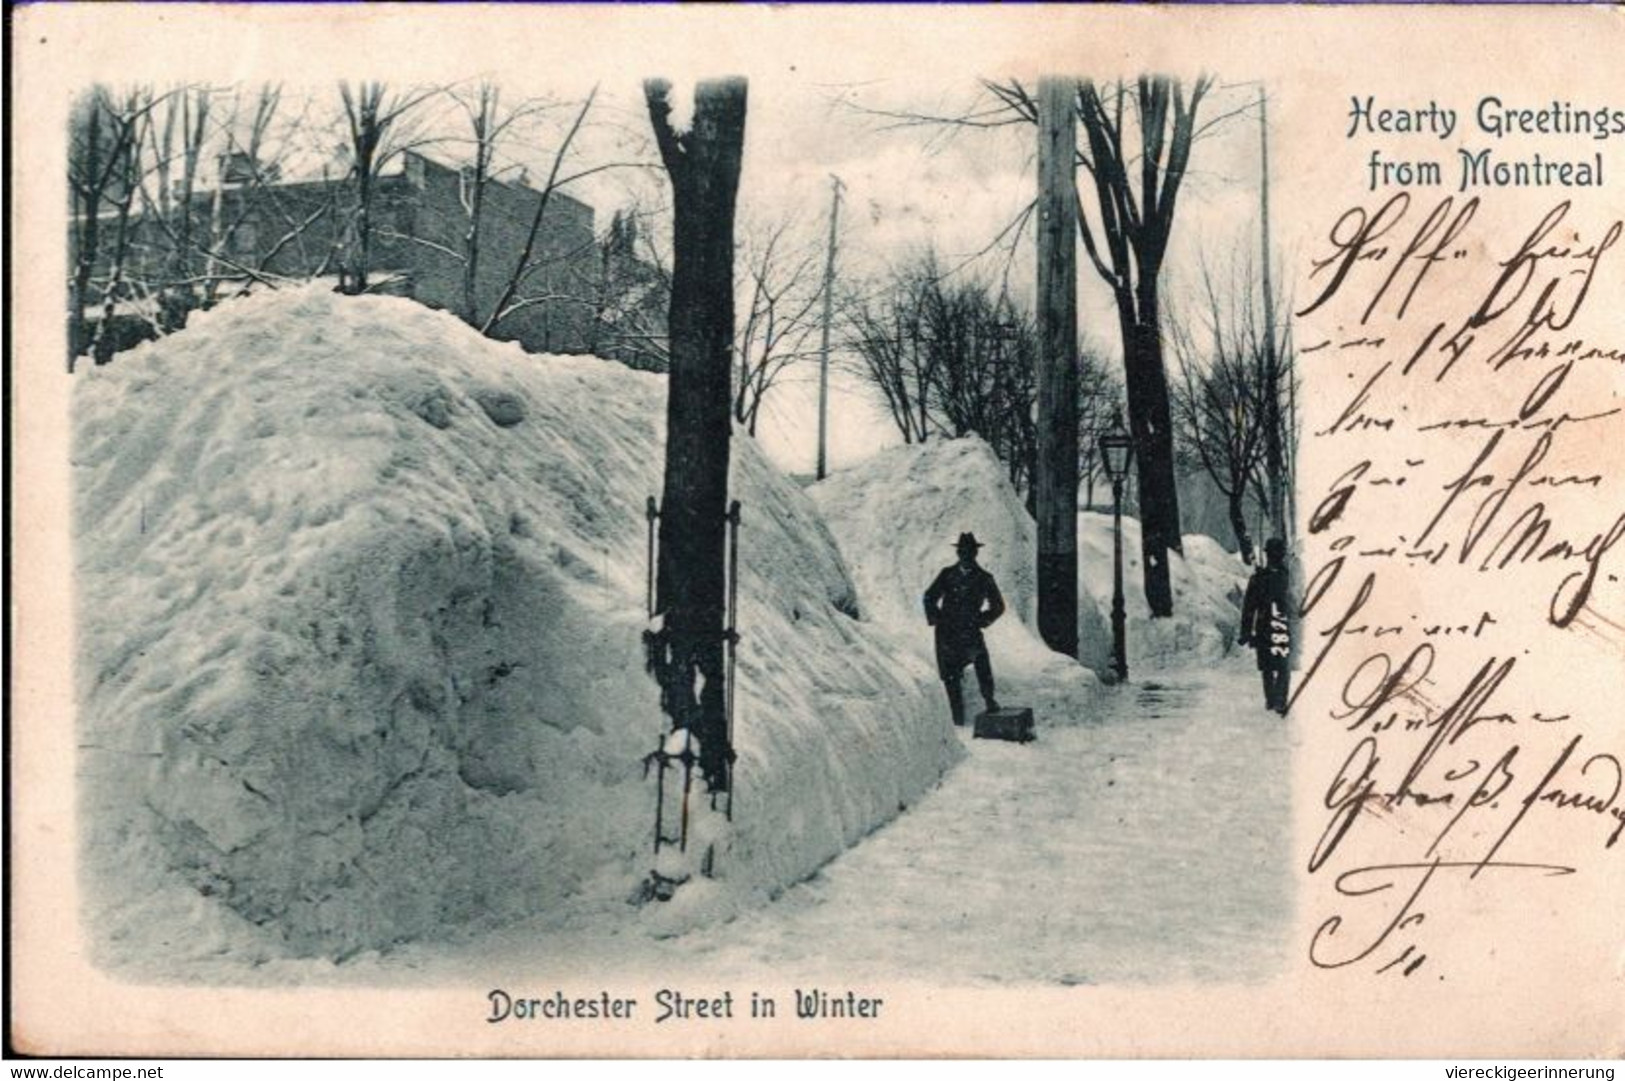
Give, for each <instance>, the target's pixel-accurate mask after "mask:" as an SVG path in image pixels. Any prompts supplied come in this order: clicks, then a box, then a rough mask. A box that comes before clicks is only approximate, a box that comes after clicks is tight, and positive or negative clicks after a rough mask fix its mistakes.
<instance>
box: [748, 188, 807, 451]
mask: <svg viewBox="0 0 1625 1081" xmlns="http://www.w3.org/2000/svg"><path fill="white" fill-rule="evenodd" d="M793 228H794V221H793V220H792V219H791V218H789V217H785V218H782V219H781V220H779V221H778V222H777V223H775V224H774V225H772V226H770V227H767V228H763V229H758V230H756V231H755V234H754V235H752V236H749V237H747V239H746V241H745V269H744V281H743V282H742V283H741V286H742V288H741V290H740V293H741V296H742V297H743V298H744V300H745V303H744V305H743V307H744V319H743V321H742V322H741V323H740V326H739V332H738V334H737V335H736V342H735V346H734V352H735V355H736V357H737V360H736V363H735V376H734V404H733V414H734V420H736V421H738V422H739V423H740V424H742V425H744V427H745V430H746V431H747V432H749V433H750V435H752V436H754V435H755V434H756V424H757V421H758V420H759V419H760V417H761V411H762V402H763V401H764V400H765V399H766V397H767V394H768V392H769V391H771V390H772V389H773V387H774V386H775V385H777V384H778V382H779V380H780V379H781V378H782V377H783V376H784V374H785V373H786V372H787V371H788V370H789V369H790V367H791V366H792V365H794V364H795V363H797V362H798V361H800V360H803V359H805V358H807V357H811V356H816V355H817V343H816V342H815V341H814V340H813V338H814V335H815V334H816V333H817V331H818V320H817V318H816V313H815V311H814V309H815V308H816V306H817V304H818V302H819V300H820V299H821V298H822V289H821V287H820V283H819V279H818V252H817V250H816V249H815V248H813V247H812V246H811V245H808V244H798V243H796V241H795V240H794V238H793V236H792V235H791V234H792V231H793Z"/></svg>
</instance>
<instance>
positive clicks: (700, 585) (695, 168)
mask: <svg viewBox="0 0 1625 1081" xmlns="http://www.w3.org/2000/svg"><path fill="white" fill-rule="evenodd" d="M670 92H671V87H670V84H669V83H666V82H665V81H664V80H650V81H648V82H646V83H645V84H644V95H645V98H646V99H647V102H648V106H649V117H650V120H651V121H652V123H653V125H654V130H655V136H656V140H657V142H658V143H659V146H660V153H661V157H662V159H663V160H664V162H665V165H666V171H667V172H668V173H669V174H670V176H671V185H672V196H673V210H674V224H673V259H672V287H671V309H670V315H669V319H670V335H671V373H670V376H669V377H668V381H667V392H666V470H665V486H664V492H663V495H662V500H661V514H660V563H659V567H658V568H657V580H656V590H657V598H656V605H655V607H656V610H657V612H658V613H660V614H662V615H663V616H664V618H665V623H664V631H665V641H664V643H663V648H662V650H661V656H660V657H659V658H658V659H657V671H656V674H657V677H658V678H659V680H660V684H661V690H662V705H663V707H664V708H665V710H666V712H667V713H668V714H669V715H670V716H671V718H672V725H673V727H674V728H687V729H689V730H690V731H691V732H693V733H694V734H695V735H696V736H698V737H699V739H700V750H701V755H700V768H701V770H702V772H703V773H704V775H705V778H706V781H707V783H708V784H709V786H710V788H711V790H712V791H713V792H715V791H719V790H722V789H723V788H725V787H726V785H727V784H728V773H729V763H730V762H731V760H732V754H733V751H732V748H731V747H730V746H729V743H728V727H727V715H726V708H725V704H724V703H725V698H724V688H723V633H724V628H723V611H724V603H725V585H726V582H725V572H724V563H723V557H724V554H725V553H724V546H725V542H726V524H727V523H726V515H727V510H728V507H727V503H728V454H729V442H728V441H729V436H730V434H731V423H732V415H731V411H730V403H731V398H732V387H731V385H730V382H731V381H730V376H731V362H732V344H733V336H734V335H733V332H734V296H733V253H734V206H735V201H736V196H737V194H738V188H739V169H740V163H741V160H742V157H743V151H744V136H745V97H746V95H745V81H744V80H743V79H721V80H715V81H708V82H702V83H700V84H699V85H698V86H697V87H696V88H695V92H694V123H693V128H692V130H690V131H689V132H687V133H684V134H681V135H680V134H678V133H676V132H675V131H673V129H672V128H671V125H670V115H671V103H670V100H669V95H670Z"/></svg>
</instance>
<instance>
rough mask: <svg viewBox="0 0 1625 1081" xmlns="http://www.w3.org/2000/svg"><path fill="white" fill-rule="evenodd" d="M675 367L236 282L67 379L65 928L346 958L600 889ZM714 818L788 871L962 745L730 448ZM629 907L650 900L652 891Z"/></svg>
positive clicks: (753, 864) (822, 551)
mask: <svg viewBox="0 0 1625 1081" xmlns="http://www.w3.org/2000/svg"><path fill="white" fill-rule="evenodd" d="M663 403H664V383H663V381H662V380H661V379H659V378H658V377H655V376H650V375H644V374H639V373H634V372H630V371H628V370H626V369H624V368H622V367H620V366H618V365H612V364H608V363H605V362H601V361H596V360H591V359H584V358H562V357H552V358H538V357H535V356H531V355H528V354H525V353H524V352H522V351H521V350H520V349H519V348H518V347H517V346H514V345H509V344H497V343H494V342H491V341H488V340H485V339H483V338H481V337H479V336H478V335H476V334H475V333H474V332H473V331H472V330H470V329H469V328H467V327H465V326H464V325H463V324H462V323H460V322H458V321H457V320H456V319H454V318H452V317H451V316H449V315H446V314H444V313H440V312H434V311H431V310H429V309H427V308H424V307H422V306H420V305H417V304H414V303H412V302H411V301H408V300H403V299H397V298H387V297H359V298H349V297H338V296H335V295H333V294H331V293H327V292H322V291H319V290H315V289H305V290H300V291H296V292H287V291H284V292H279V293H274V294H266V295H263V296H256V297H251V298H247V299H244V300H241V301H238V302H235V303H232V304H228V305H225V306H222V307H221V308H220V309H217V310H216V311H214V312H210V313H207V314H203V315H200V316H198V317H196V319H195V321H194V323H193V325H192V326H191V327H189V328H188V329H187V330H186V331H185V332H183V333H181V334H177V335H175V336H173V337H170V338H167V339H164V340H163V341H160V342H156V343H152V344H150V345H147V346H143V347H141V348H139V349H137V350H134V351H132V352H130V353H128V354H126V355H124V356H122V357H120V358H119V360H118V362H117V363H116V364H113V365H111V366H109V367H107V368H105V369H99V370H96V371H94V372H87V373H86V378H83V379H82V381H81V383H80V386H79V387H78V389H77V398H76V401H75V418H74V422H75V451H74V478H75V489H76V505H75V516H76V526H75V528H76V538H75V539H76V544H75V558H76V565H77V578H76V581H77V587H78V597H77V604H78V632H79V643H78V667H77V676H76V679H77V684H78V687H77V690H78V694H79V701H80V711H79V724H80V742H81V744H83V747H84V749H83V750H82V752H81V755H82V757H81V761H80V773H81V779H82V783H81V785H80V791H81V810H82V814H83V819H84V830H83V835H84V837H85V850H84V855H85V863H84V866H85V869H86V871H87V886H88V887H89V888H88V889H87V896H88V897H89V899H90V900H89V902H88V904H89V910H88V912H87V918H88V919H89V920H90V921H91V925H92V927H93V928H94V929H95V930H96V931H97V932H98V934H99V937H100V938H101V939H102V941H103V947H104V958H103V959H104V960H105V961H107V962H109V963H111V964H115V965H141V964H145V963H148V962H150V961H151V960H152V959H154V958H157V957H160V956H162V957H168V958H171V959H172V960H174V961H184V960H186V959H187V958H188V957H198V956H202V955H208V954H215V953H218V954H222V955H225V956H227V957H229V958H233V959H244V960H254V961H260V960H268V959H273V958H276V957H279V956H287V955H305V956H317V957H327V958H342V957H344V956H347V955H349V954H352V953H354V952H356V951H360V950H365V949H371V948H381V947H387V946H388V945H390V944H393V943H397V942H401V941H404V940H408V939H417V938H425V937H430V938H433V937H440V936H445V935H448V934H451V933H453V932H454V931H455V930H456V929H459V928H462V929H469V928H479V927H483V926H489V925H493V924H495V923H499V922H504V921H508V920H513V919H517V918H520V917H536V916H537V915H538V914H541V917H542V918H544V919H547V918H552V917H553V916H555V915H556V916H557V918H558V919H559V920H568V919H569V918H571V916H570V913H572V912H575V913H580V912H582V911H588V910H595V911H605V910H608V909H609V907H610V906H616V907H615V911H616V912H617V915H616V917H615V918H617V919H625V920H631V919H633V918H635V917H636V916H637V912H636V910H633V909H631V908H629V907H626V906H625V905H624V904H623V902H624V900H625V898H626V897H627V896H628V895H629V894H631V893H632V892H633V888H634V886H635V884H636V882H637V881H638V880H639V879H640V878H641V877H642V876H643V875H644V873H645V872H646V871H647V869H648V867H649V865H650V852H649V841H650V837H651V834H652V831H653V821H652V819H653V802H654V791H653V783H652V781H647V780H645V779H644V777H643V772H642V765H641V762H640V759H641V757H642V756H643V755H644V754H645V753H647V752H648V751H650V750H651V749H653V748H654V747H655V745H656V743H657V741H658V740H659V738H660V734H661V732H662V730H663V726H664V724H665V721H664V718H663V717H662V716H661V715H660V713H659V711H658V708H657V703H658V696H657V692H656V689H655V686H654V683H653V681H652V679H651V678H650V677H649V676H647V675H646V674H645V673H644V671H643V658H642V647H641V639H640V634H641V631H642V629H643V627H644V618H643V606H644V589H645V578H644V574H645V565H644V543H645V521H644V501H645V499H646V497H647V495H648V494H649V493H654V492H658V491H659V486H660V477H659V473H660V462H661V459H662V440H663V433H662V431H661V428H662V426H663V416H664V405H663ZM735 459H736V466H735V476H734V482H733V491H734V493H735V494H736V495H737V496H738V497H739V498H740V499H741V500H742V501H743V503H744V520H745V528H744V531H743V536H742V549H741V556H742V563H743V572H742V576H741V588H740V592H741V629H742V631H743V633H744V636H745V637H744V643H743V645H742V647H741V652H740V662H739V684H738V688H739V705H738V750H739V753H740V762H739V765H738V767H737V781H738V801H739V803H738V805H739V808H740V811H739V816H738V820H737V831H736V835H735V838H734V840H733V848H732V852H731V853H730V856H731V858H730V859H729V860H728V861H727V863H726V865H725V866H724V867H723V868H722V872H723V876H724V877H723V879H721V880H720V881H719V882H718V883H717V884H716V886H715V889H714V890H712V891H711V892H713V893H716V892H721V893H723V894H726V895H728V896H730V897H732V898H734V899H735V902H736V903H738V902H740V901H742V900H745V899H748V898H750V897H752V896H756V895H758V894H760V893H761V892H762V891H770V890H773V889H776V888H779V887H781V886H783V885H784V884H786V883H788V882H791V881H794V880H796V879H798V878H800V877H803V876H805V875H807V874H809V873H811V871H812V870H814V869H815V868H816V867H817V866H818V865H819V864H821V863H822V862H824V861H825V860H827V859H829V858H830V857H831V856H833V855H834V854H836V853H837V852H839V851H840V850H841V849H842V848H843V847H845V846H847V845H849V844H851V843H853V842H854V841H855V840H857V839H858V838H860V837H861V836H863V835H864V834H865V833H866V832H868V831H869V830H871V829H873V828H874V827H875V826H876V825H877V824H879V823H881V822H883V821H885V820H886V819H888V818H889V817H891V816H892V815H894V814H895V813H896V812H897V811H898V809H899V806H900V805H901V804H902V803H904V802H906V801H909V800H911V799H913V798H914V796H915V795H916V794H918V793H919V792H920V791H922V790H923V789H924V788H926V787H927V786H929V785H931V784H932V783H934V782H935V781H936V780H937V778H938V777H939V776H940V775H941V773H942V771H943V770H944V769H945V768H946V767H947V766H948V765H949V764H950V763H951V762H953V761H954V760H955V759H956V758H957V756H958V755H959V754H960V753H961V752H960V750H959V745H958V743H957V741H955V740H954V738H953V735H952V732H951V729H950V728H949V727H948V726H947V724H946V721H945V719H944V717H943V711H942V710H941V709H939V708H938V703H937V693H936V692H937V688H936V687H935V686H934V684H933V682H932V681H931V680H930V678H929V673H926V672H922V671H920V670H919V669H918V666H917V665H915V666H910V665H904V666H902V667H901V668H899V667H898V666H897V665H896V664H895V663H894V661H893V658H892V657H891V656H890V653H891V652H892V650H893V646H892V645H891V643H890V642H889V641H888V640H887V639H886V638H885V637H884V636H882V635H879V634H877V633H875V631H874V630H873V628H870V627H867V626H865V625H864V624H862V623H860V622H858V621H857V620H856V619H854V618H852V616H851V615H849V614H847V613H849V612H851V611H853V610H854V604H853V587H852V583H851V582H850V581H849V580H848V578H847V574H846V571H845V569H844V567H843V564H842V561H841V558H840V555H839V554H838V552H837V550H836V548H835V546H834V543H833V542H832V540H831V539H830V537H829V535H828V533H827V532H826V531H825V530H824V528H823V527H822V525H821V524H820V522H819V518H818V515H817V513H816V511H815V510H814V508H813V507H812V505H811V504H810V503H809V502H808V500H807V499H806V497H805V496H804V495H803V494H802V493H801V492H799V491H798V490H797V489H795V488H794V487H793V486H792V485H790V484H789V483H788V482H786V481H785V480H784V479H783V478H782V477H780V476H779V474H778V473H777V472H776V471H775V470H774V469H773V468H772V467H771V466H769V465H768V464H767V463H766V462H765V461H764V460H763V458H762V457H761V455H760V454H759V453H757V451H756V450H755V448H754V446H753V445H752V444H751V442H750V441H749V440H745V439H741V440H737V441H736V452H735ZM659 907H662V906H656V905H651V906H647V907H646V908H645V909H644V910H643V914H644V915H643V918H645V919H651V920H652V919H655V917H653V916H651V915H650V910H652V909H655V908H659Z"/></svg>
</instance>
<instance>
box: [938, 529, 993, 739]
mask: <svg viewBox="0 0 1625 1081" xmlns="http://www.w3.org/2000/svg"><path fill="white" fill-rule="evenodd" d="M981 547H982V546H981V544H980V543H979V542H978V541H977V540H976V536H975V534H972V533H961V534H960V535H959V542H958V543H957V544H955V545H954V548H955V550H956V551H958V553H959V562H958V563H955V564H954V565H953V566H951V567H944V568H943V569H942V573H941V574H939V575H937V577H936V581H934V582H932V583H931V588H930V589H927V590H926V591H925V621H926V622H927V623H929V624H930V625H931V626H933V627H935V628H936V629H937V674H938V675H940V676H941V677H942V682H943V685H944V686H945V687H947V689H948V708H949V709H950V710H952V712H953V717H954V724H956V725H963V724H964V723H965V693H964V689H963V688H962V687H961V686H960V678H961V676H963V675H964V672H965V666H966V665H967V664H969V665H974V666H975V668H976V685H977V687H978V688H979V689H980V690H981V692H982V700H983V701H984V702H986V703H987V708H988V709H989V710H995V709H998V708H999V703H998V702H996V701H995V700H994V698H993V664H992V662H991V661H990V660H989V659H988V656H987V643H986V642H984V641H983V640H982V630H983V628H985V627H990V626H992V625H993V622H994V621H995V620H997V619H998V618H999V617H1000V616H1002V615H1003V614H1004V598H1003V597H1001V596H1000V595H999V586H998V583H997V582H995V581H993V576H992V575H991V574H989V573H988V572H987V571H986V570H984V569H983V568H982V566H981V565H980V564H979V563H977V562H976V552H977V549H979V548H981Z"/></svg>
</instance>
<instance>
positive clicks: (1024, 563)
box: [809, 438, 1246, 724]
mask: <svg viewBox="0 0 1625 1081" xmlns="http://www.w3.org/2000/svg"><path fill="white" fill-rule="evenodd" d="M809 491H810V492H811V493H812V496H813V498H814V500H815V501H816V502H817V503H818V506H819V509H821V510H822V511H823V512H824V516H825V518H826V519H827V521H828V522H829V526H830V529H831V531H832V532H833V533H834V534H835V538H836V540H837V541H838V542H839V544H840V546H841V553H842V555H843V556H845V558H846V561H847V565H848V566H849V567H850V568H851V569H852V576H853V579H854V580H855V581H856V583H857V586H858V595H859V599H860V603H861V604H862V605H863V608H864V613H865V615H866V616H871V615H872V616H873V618H874V619H876V620H877V621H879V622H881V623H882V624H884V625H885V626H886V627H887V628H888V629H889V630H890V631H892V632H893V633H894V634H897V635H898V636H899V637H900V638H901V639H902V640H903V641H904V642H905V643H907V645H908V647H909V649H910V651H911V653H912V654H913V655H914V656H916V657H917V658H920V659H922V660H923V661H924V662H925V663H926V664H928V665H929V664H930V663H931V662H930V658H931V656H932V632H931V630H930V628H928V627H927V626H926V624H925V619H924V616H923V614H922V611H921V606H920V597H921V594H923V593H924V592H925V587H926V586H927V585H929V584H930V581H931V578H932V576H933V575H934V574H936V572H937V571H938V570H939V569H940V568H941V567H944V566H946V565H948V564H949V563H952V562H953V560H954V552H953V543H954V541H955V539H956V538H957V537H958V536H959V534H960V533H961V532H964V531H966V530H969V531H971V532H973V533H975V534H976V536H977V539H978V540H980V541H982V543H983V544H984V545H985V546H986V547H984V548H983V549H982V551H981V553H980V559H981V562H982V564H983V565H984V566H986V567H987V568H988V569H989V570H990V571H992V572H993V575H994V577H995V578H997V579H998V582H999V586H1000V589H1001V590H1002V591H1003V593H1004V596H1005V600H1006V601H1007V602H1008V604H1009V606H1010V614H1009V615H1007V616H1006V617H1005V618H1004V619H1003V620H1001V621H1000V622H999V623H997V624H995V625H994V626H993V628H992V629H991V630H990V631H989V632H988V648H989V650H990V652H991V653H992V655H993V666H994V674H995V676H996V677H997V678H998V680H999V683H1000V687H1001V690H1000V698H1001V700H1004V701H1008V702H1011V703H1015V702H1020V703H1022V704H1030V705H1033V706H1034V707H1035V709H1036V710H1037V711H1038V713H1039V720H1040V723H1041V724H1044V723H1057V722H1061V723H1064V722H1066V721H1069V720H1080V719H1085V718H1087V717H1088V716H1090V715H1091V713H1092V711H1091V709H1090V706H1091V703H1092V701H1093V695H1094V694H1095V693H1096V692H1097V688H1098V681H1097V680H1096V678H1095V675H1094V673H1095V672H1104V671H1106V670H1107V669H1108V668H1109V667H1110V664H1111V622H1110V619H1111V600H1112V519H1111V515H1109V514H1095V513H1090V512H1084V513H1082V514H1080V515H1079V516H1078V548H1079V564H1080V566H1079V585H1080V592H1081V593H1082V594H1083V595H1082V596H1081V597H1080V604H1079V606H1078V643H1079V657H1080V660H1081V661H1082V664H1083V666H1085V667H1080V666H1079V665H1078V664H1075V663H1073V662H1072V661H1070V660H1069V659H1067V658H1065V657H1063V656H1061V655H1059V654H1056V653H1054V652H1052V651H1051V650H1050V649H1049V648H1048V647H1046V646H1045V645H1044V643H1043V641H1042V640H1041V639H1040V638H1039V637H1038V634H1037V631H1036V629H1035V627H1036V622H1037V620H1036V615H1037V593H1036V585H1035V571H1034V563H1035V554H1036V543H1037V542H1036V539H1035V534H1034V529H1035V527H1034V524H1033V520H1032V518H1031V516H1030V515H1028V513H1027V510H1026V507H1025V505H1024V504H1023V503H1022V501H1021V498H1020V497H1019V496H1018V495H1017V494H1016V493H1015V491H1014V489H1012V488H1011V486H1010V483H1009V481H1008V479H1007V478H1006V475H1005V469H1004V466H1003V464H1002V463H1001V462H1000V461H999V460H998V458H997V456H995V455H994V453H993V451H992V449H991V448H990V447H988V446H987V444H986V443H983V442H982V441H981V440H979V439H975V438H968V439H955V440H942V441H937V442H931V443H926V444H924V445H920V446H904V447H894V448H892V449H890V450H886V451H883V452H881V453H880V454H877V455H875V456H874V457H873V458H871V459H869V460H868V461H866V462H863V463H862V464H860V465H858V466H855V467H853V468H851V469H847V470H844V471H842V472H839V473H836V474H834V475H832V476H831V477H830V478H829V479H828V480H826V481H824V482H822V483H821V484H817V485H814V486H813V487H812V488H810V489H809ZM1184 544H1185V558H1184V559H1182V560H1181V559H1179V558H1177V557H1176V558H1175V559H1174V563H1173V586H1174V595H1175V613H1174V617H1173V618H1171V619H1160V620H1153V619H1151V618H1150V613H1149V610H1148V608H1147V607H1146V603H1145V594H1144V591H1143V588H1142V586H1141V579H1140V537H1139V523H1138V522H1136V521H1134V520H1133V519H1124V521H1123V557H1124V585H1125V590H1124V601H1125V610H1126V614H1127V616H1128V621H1127V629H1128V643H1127V648H1128V653H1129V665H1130V670H1131V671H1132V670H1134V669H1135V668H1138V667H1143V666H1147V665H1149V666H1152V667H1157V666H1161V665H1163V664H1165V663H1168V662H1170V661H1172V660H1174V659H1175V657H1182V658H1184V659H1186V660H1190V659H1204V658H1212V657H1217V656H1220V655H1222V654H1224V653H1226V652H1228V650H1229V648H1230V645H1231V643H1232V642H1233V641H1234V638H1235V633H1236V624H1237V622H1238V620H1239V618H1240V598H1241V592H1240V591H1241V588H1242V587H1243V586H1244V585H1245V582H1246V567H1245V566H1243V565H1242V563H1241V562H1240V561H1239V560H1238V559H1237V558H1236V557H1235V556H1233V555H1230V554H1229V553H1227V552H1225V551H1224V550H1223V548H1221V547H1220V546H1219V545H1218V543H1217V542H1215V541H1214V540H1212V539H1211V538H1209V537H1205V536H1199V535H1189V536H1187V537H1185V541H1184ZM1091 669H1092V670H1093V671H1090V670H1091ZM966 678H967V689H968V688H969V687H970V686H971V683H970V677H969V676H968V675H967V677H966ZM1004 688H1008V693H1006V692H1005V690H1004ZM968 701H969V702H971V703H975V702H976V697H975V694H974V692H970V695H969V698H968Z"/></svg>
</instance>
